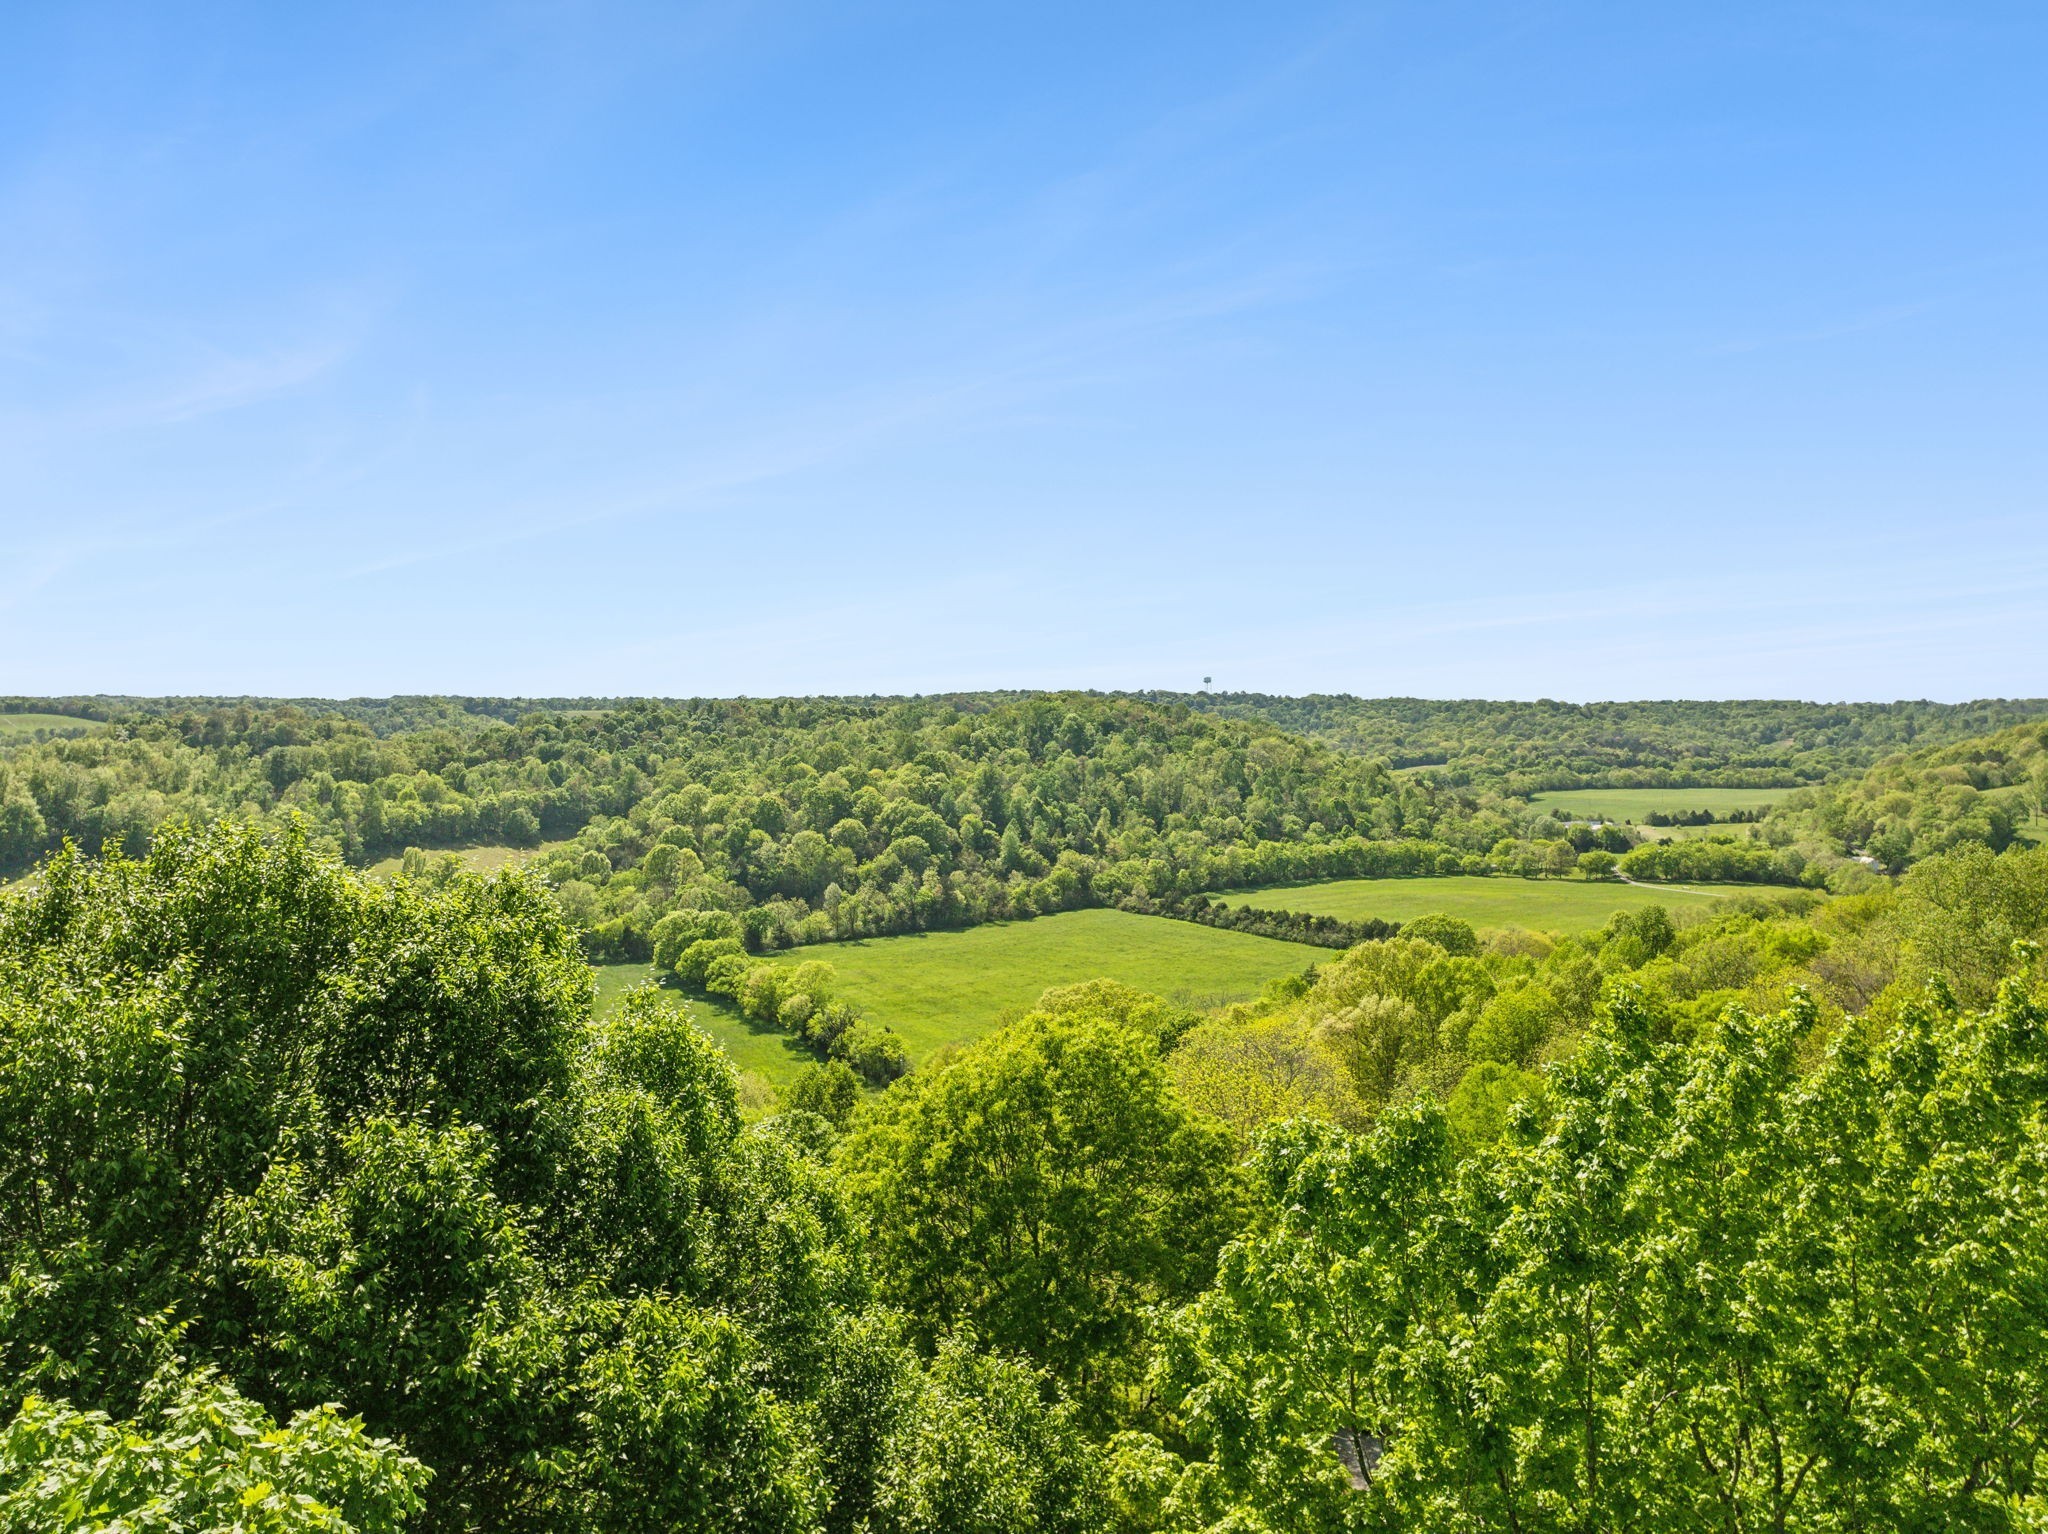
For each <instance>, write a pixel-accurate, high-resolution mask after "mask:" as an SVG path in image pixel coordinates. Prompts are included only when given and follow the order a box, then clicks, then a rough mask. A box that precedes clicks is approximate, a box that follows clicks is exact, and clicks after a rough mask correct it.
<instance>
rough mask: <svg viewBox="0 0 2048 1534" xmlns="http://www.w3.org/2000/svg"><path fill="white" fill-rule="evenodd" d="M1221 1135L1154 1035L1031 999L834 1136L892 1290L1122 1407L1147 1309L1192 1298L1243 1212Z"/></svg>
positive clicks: (1136, 1372)
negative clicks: (1171, 1070)
mask: <svg viewBox="0 0 2048 1534" xmlns="http://www.w3.org/2000/svg"><path fill="white" fill-rule="evenodd" d="M1233 1160H1234V1156H1233V1151H1232V1145H1231V1140H1230V1138H1229V1136H1228V1134H1227V1132H1226V1131H1225V1130H1224V1129H1223V1128H1222V1126H1221V1125H1219V1124H1217V1123H1215V1122H1214V1121H1212V1120H1209V1119H1206V1118H1204V1117H1201V1116H1199V1115H1196V1114H1194V1113H1191V1112H1189V1111H1188V1110H1187V1109H1186V1108H1184V1107H1182V1106H1181V1104H1180V1103H1179V1101H1178V1100H1177V1099H1176V1097H1175V1095H1174V1093H1173V1090H1172V1087H1171V1085H1170V1084H1169V1082H1168V1079H1167V1076H1166V1073H1165V1071H1164V1069H1163V1068H1162V1066H1161V1063H1160V1058H1159V1049H1158V1045H1157V1044H1156V1043H1155V1042H1154V1040H1153V1038H1152V1037H1151V1036H1150V1034H1149V1033H1148V1031H1146V1030H1145V1029H1144V1027H1143V1026H1142V1025H1141V1026H1132V1025H1129V1024H1126V1023H1123V1022H1120V1021H1117V1020H1115V1019H1113V1018H1110V1017H1104V1016H1102V1015H1100V1014H1094V1013H1089V1012H1082V1013H1079V1014H1070V1015H1064V1016H1062V1015H1054V1014H1048V1013H1034V1014H1030V1015H1027V1016H1026V1017H1024V1018H1022V1019H1020V1020H1019V1021H1017V1022H1015V1023H1013V1024H1011V1025H1010V1026H1009V1027H1007V1028H1005V1029H1003V1030H1001V1031H1000V1032H998V1033H996V1034H994V1035H993V1036H991V1037H990V1038H988V1039H986V1040H983V1041H982V1042H981V1043H980V1044H977V1045H975V1046H974V1047H973V1048H971V1049H968V1050H966V1051H964V1052H962V1053H961V1054H960V1055H958V1056H956V1057H955V1058H954V1059H953V1060H952V1061H951V1063H949V1064H947V1065H945V1066H943V1067H942V1068H939V1069H936V1070H930V1071H928V1072H920V1073H919V1074H918V1075H915V1076H912V1077H910V1078H909V1079H908V1080H907V1081H906V1082H904V1083H903V1085H902V1086H900V1087H898V1088H897V1089H896V1090H895V1091H893V1092H891V1093H890V1094H889V1095H888V1096H887V1097H885V1098H884V1099H882V1101H881V1102H880V1103H879V1104H878V1105H877V1109H876V1111H875V1112H874V1113H872V1114H871V1116H869V1117H868V1118H867V1119H866V1120H865V1121H864V1122H862V1123H861V1124H860V1125H859V1126H858V1127H857V1128H856V1130H855V1132H854V1134H853V1135H852V1136H851V1137H850V1138H849V1139H848V1140H847V1141H846V1143H845V1144H844V1146H843V1147H842V1149H841V1158H840V1164H841V1166H842V1167H844V1168H845V1169H846V1171H847V1173H848V1174H849V1177H850V1179H851V1181H852V1183H853V1186H854V1187H855V1189H856V1190H857V1197H858V1198H859V1199H860V1202H861V1203H862V1205H863V1207H864V1208H865V1209H866V1211H867V1214H868V1219H869V1223H870V1228H871V1231H872V1240H873V1247H874V1252H875V1256H876V1259H877V1263H878V1266H879V1269H880V1273H881V1276H882V1280H883V1284H884V1287H885V1291H886V1292H887V1293H888V1294H889V1295H890V1296H891V1297H892V1298H894V1299H896V1300H898V1301H899V1302H900V1303H901V1304H902V1305H903V1306H904V1307H905V1309H906V1310H907V1311H908V1312H909V1313H910V1314H911V1315H912V1316H913V1317H915V1318H916V1320H917V1323H918V1325H919V1327H920V1328H921V1329H922V1330H923V1331H924V1332H925V1333H926V1335H927V1336H933V1335H937V1334H941V1333H943V1332H944V1331H945V1330H946V1329H948V1328H951V1327H956V1326H961V1325H968V1326H972V1327H973V1328H974V1329H975V1330H976V1331H977V1332H978V1333H979V1334H980V1335H981V1336H983V1337H985V1338H986V1339H987V1340H988V1341H989V1342H990V1343H991V1344H993V1345H994V1346H996V1347H998V1348H1000V1349H1003V1350H1006V1351H1011V1352H1016V1353H1022V1354H1025V1355H1027V1356H1029V1357H1031V1358H1034V1359H1036V1360H1038V1361H1039V1362H1041V1363H1042V1364H1044V1365H1045V1366H1046V1367H1047V1368H1048V1369H1050V1370H1051V1371H1052V1373H1053V1374H1054V1375H1055V1376H1056V1377H1057V1378H1058V1379H1059V1380H1060V1381H1061V1382H1062V1383H1063V1384H1064V1385H1065V1386H1066V1387H1067V1388H1068V1389H1069V1390H1071V1391H1072V1392H1074V1393H1075V1394H1076V1396H1077V1397H1079V1398H1080V1399H1081V1400H1082V1401H1083V1402H1085V1403H1086V1404H1088V1405H1089V1407H1090V1408H1091V1409H1092V1410H1093V1411H1094V1412H1095V1413H1096V1414H1097V1415H1098V1416H1099V1417H1103V1418H1110V1419H1113V1418H1115V1417H1116V1416H1118V1415H1119V1414H1120V1413H1122V1412H1125V1411H1128V1410H1129V1409H1130V1407H1131V1392H1132V1390H1133V1388H1134V1387H1135V1386H1136V1384H1137V1383H1138V1379H1139V1377H1140V1375H1141V1374H1142V1368H1143V1344H1144V1336H1145V1310H1146V1307H1147V1306H1149V1305H1152V1304H1155V1303H1158V1302H1160V1301H1165V1300H1175V1299H1184V1298H1187V1297H1189V1296H1192V1295H1193V1294H1194V1293H1195V1292H1196V1291H1198V1290H1199V1289H1200V1288H1201V1286H1202V1285H1203V1284H1204V1283H1205V1282H1207V1280H1208V1277H1209V1273H1210V1270H1211V1266H1212V1264H1213V1262H1214V1260H1215V1254H1216V1251H1217V1249H1218V1248H1219V1247H1220V1246H1221V1245H1222V1244H1223V1242H1224V1240H1226V1239H1227V1238H1228V1236H1229V1234H1230V1232H1231V1231H1232V1230H1233V1229H1234V1228H1235V1225H1236V1220H1237V1217H1238V1214H1239V1212H1240V1202H1239V1198H1238V1194H1237V1188H1236V1179H1235V1174H1234V1171H1233V1168H1232V1162H1233Z"/></svg>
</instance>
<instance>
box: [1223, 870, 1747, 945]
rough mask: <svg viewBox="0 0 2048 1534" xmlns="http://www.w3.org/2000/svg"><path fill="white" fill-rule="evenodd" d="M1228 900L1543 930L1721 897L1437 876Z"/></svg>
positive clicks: (1252, 893) (1580, 927) (1672, 889)
mask: <svg viewBox="0 0 2048 1534" xmlns="http://www.w3.org/2000/svg"><path fill="white" fill-rule="evenodd" d="M1220 898H1221V899H1222V901H1223V902H1224V904H1226V905H1248V906H1257V907H1259V908H1260V909H1261V910H1267V911H1300V912H1303V913H1304V914H1306V915H1309V916H1335V917H1337V918H1339V919H1340V920H1343V921H1365V920H1367V919H1369V918H1373V917H1377V918H1379V919H1380V920H1381V921H1412V920H1413V919H1414V918H1415V917H1418V916H1426V915H1429V914H1430V913H1431V912H1434V911H1442V912H1444V913H1446V914H1447V915H1451V916H1460V917H1463V918H1464V919H1465V920H1466V921H1469V922H1470V923H1472V925H1473V926H1475V927H1527V928H1529V929H1530V930H1532V931H1537V932H1590V931H1592V930H1593V929H1594V928H1596V927H1599V926H1602V925H1604V924H1605V923H1606V921H1607V918H1608V917H1610V916H1612V915H1613V914H1614V913H1615V912H1616V911H1633V910H1636V909H1638V908H1639V907H1642V906H1646V905H1664V906H1675V905H1685V904H1697V903H1700V902H1703V901H1708V900H1712V899H1714V898H1716V897H1715V896H1713V895H1711V894H1703V893H1700V892H1697V891H1694V890H1689V889H1685V888H1681V887H1676V886H1669V887H1667V886H1660V887H1659V888H1656V889H1644V888H1642V887H1641V886H1638V885H1634V884H1612V883H1608V882H1606V881H1603V880H1586V879H1511V878H1506V877H1491V878H1489V877H1478V876H1466V875H1456V876H1452V877H1449V878H1432V879H1333V880H1330V881H1329V882H1327V883H1323V884H1297V885H1292V886H1285V887H1281V888H1277V889H1256V890H1237V891H1234V892H1232V893H1230V894H1227V895H1224V896H1221V897H1220Z"/></svg>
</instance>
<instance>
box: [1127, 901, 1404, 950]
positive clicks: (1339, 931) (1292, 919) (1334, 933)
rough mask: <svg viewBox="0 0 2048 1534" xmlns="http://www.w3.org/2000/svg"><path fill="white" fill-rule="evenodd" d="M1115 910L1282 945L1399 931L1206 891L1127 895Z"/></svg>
mask: <svg viewBox="0 0 2048 1534" xmlns="http://www.w3.org/2000/svg"><path fill="white" fill-rule="evenodd" d="M1117 908H1118V909H1119V910H1123V911H1135V912H1137V913H1139V914H1140V915H1143V916H1170V917H1172V918H1173V919H1174V920H1175V921H1191V922H1198V923H1200V924H1201V925H1202V926H1204V927H1221V928H1223V929H1224V930H1225V931H1228V932H1249V933H1251V934H1252V935H1253V936H1254V937H1272V938H1279V939H1280V940H1281V941H1282V942H1287V943H1309V944H1313V945H1314V946H1315V947H1317V948H1352V947H1355V946H1357V945H1358V944H1360V943H1371V942H1377V941H1378V940H1379V939H1381V938H1387V937H1392V936H1393V935H1394V934H1395V933H1397V932H1399V931H1400V930H1401V925H1400V923H1399V922H1391V921H1381V920H1380V919H1379V918H1378V917H1368V918H1367V919H1366V920H1364V921H1345V920H1343V919H1342V918H1340V917H1336V916H1311V915H1309V914H1307V913H1306V912H1303V911H1268V910H1263V909H1261V908H1260V907H1258V906H1248V905H1236V906H1234V905H1225V904H1223V902H1221V901H1220V900H1212V899H1210V898H1209V897H1208V896H1207V895H1166V896H1162V897H1160V898H1159V899H1156V900H1155V899H1153V898H1152V897H1151V896H1149V895H1145V894H1142V893H1140V894H1134V895H1127V896H1125V897H1124V898H1123V899H1122V900H1121V901H1119V902H1118V905H1117Z"/></svg>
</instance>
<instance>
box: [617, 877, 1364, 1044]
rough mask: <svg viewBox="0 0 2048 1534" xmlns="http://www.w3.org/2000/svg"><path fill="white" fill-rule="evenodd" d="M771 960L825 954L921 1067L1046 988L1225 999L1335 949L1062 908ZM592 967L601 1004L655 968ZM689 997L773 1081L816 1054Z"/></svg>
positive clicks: (716, 1033) (845, 987) (842, 985)
mask: <svg viewBox="0 0 2048 1534" xmlns="http://www.w3.org/2000/svg"><path fill="white" fill-rule="evenodd" d="M773 957H774V958H775V960H776V961H777V962H779V963H785V964H800V963H802V962H803V961H804V960H806V959H823V960H824V961H825V962H826V963H828V964H830V965H831V966H832V967H833V968H834V969H835V970H837V971H838V972H839V989H840V994H841V995H842V996H844V997H845V998H846V999H847V1000H848V1001H850V1002H852V1003H853V1004H854V1005H855V1006H857V1007H859V1008H860V1009H861V1011H863V1012H864V1013H866V1014H867V1015H868V1016H869V1017H871V1018H873V1019H874V1020H875V1021H876V1022H878V1023H886V1024H888V1025H889V1026H890V1027H891V1028H894V1029H895V1030H896V1031H897V1032H898V1033H900V1034H901V1035H902V1036H903V1043H904V1046H905V1048H907V1049H908V1050H909V1051H910V1057H911V1059H912V1060H913V1061H919V1062H922V1061H923V1060H925V1059H928V1058H929V1057H930V1055H931V1053H932V1051H934V1050H936V1049H937V1048H939V1046H940V1045H942V1044H950V1043H955V1042H960V1043H964V1042H966V1041H968V1040H970V1039H977V1038H979V1037H981V1035H983V1034H984V1033H987V1032H988V1031H989V1030H990V1029H991V1028H993V1027H995V1026H996V1024H997V1023H999V1022H1001V1021H1002V1020H1003V1019H1004V1018H1005V1017H1008V1016H1010V1015H1013V1014H1015V1013H1017V1012H1021V1011H1024V1010H1026V1009H1027V1008H1029V1007H1030V1005H1031V1004H1032V1003H1033V1002H1034V1001H1036V1000H1037V999H1038V997H1039V994H1040V993H1041V992H1042V991H1044V990H1046V989H1047V988H1048V987H1050V986H1055V985H1072V984H1073V983H1075V982H1076V981H1080V980H1094V979H1097V978H1099V977H1102V976H1108V977H1109V978H1111V979H1115V980H1121V981H1124V982H1125V983H1126V984H1129V985H1134V986H1137V987H1138V988H1139V989H1141V990H1146V991H1152V992H1154V993H1156V994H1158V995H1161V996H1167V997H1171V998H1174V999H1175V1000H1179V1001H1183V1002H1186V1003H1187V1004H1189V1005H1191V1006H1202V1007H1207V1006H1220V1005H1223V1004H1225V1003H1227V1002H1232V1001H1242V1000H1244V999H1246V998H1248V997H1251V996H1255V995H1257V994H1258V992H1259V990H1260V989H1261V988H1262V987H1263V986H1264V985H1265V984H1266V982H1267V981H1269V980H1273V979H1275V978H1277V977H1279V976H1281V975H1285V974H1291V973H1296V972H1298V971H1300V970H1302V969H1305V968H1307V967H1308V966H1309V965H1311V964H1315V963H1319V962H1321V961H1323V960H1325V959H1329V958H1331V957H1333V953H1332V951H1331V950H1330V949H1327V948H1312V947H1309V946H1308V945H1306V944H1303V943H1281V942H1275V941H1274V940H1273V939H1271V938H1263V937H1252V936H1249V935H1248V934H1246V933H1242V932H1221V931H1218V930H1217V929H1216V928H1214V927H1198V926H1196V925H1195V924H1194V923H1192V922H1183V921H1169V920H1167V919H1166V918H1165V917H1160V916H1134V915H1132V914H1131V913H1130V912H1128V911H1067V912H1064V913H1062V914H1060V915H1058V916H1041V917H1039V918H1038V919H1037V920H1035V921H1021V922H999V923H995V924H992V925H990V926H986V927H973V928H970V929H968V930H967V931H965V932H929V933H915V934H912V935H909V936H905V937H883V938H873V939H870V940H868V941H866V942H859V943H824V944H819V945H818V946H816V947H811V948H795V949H789V950H786V951H784V952H782V953H779V954H776V955H774V956H773ZM596 973H597V988H598V1007H599V1009H600V1010H603V1009H604V1008H606V1007H609V1006H616V1005H617V1004H618V998H619V997H620V996H622V995H623V994H624V993H625V992H626V991H627V990H628V989H630V988H631V987H632V986H634V985H637V984H639V983H640V982H641V981H643V980H646V979H648V978H649V977H650V976H651V975H652V973H653V968H652V966H650V965H646V964H607V965H600V966H598V968H597V972H596ZM689 1004H690V1010H691V1012H692V1014H693V1015H694V1016H695V1017H696V1019H697V1021H698V1023H699V1024H700V1025H702V1026H703V1027H704V1028H705V1030H706V1031H708V1032H709V1033H710V1034H711V1035H712V1037H714V1038H715V1039H717V1040H718V1042H719V1043H720V1044H722V1045H724V1046H725V1050H726V1052H727V1053H728V1054H730V1055H731V1056H732V1058H733V1063H734V1064H736V1065H737V1066H739V1067H740V1069H741V1070H743V1071H757V1072H759V1073H760V1074H761V1075H763V1076H765V1077H767V1078H768V1080H770V1081H772V1082H775V1083H777V1084H780V1083H781V1082H784V1081H787V1080H788V1079H789V1077H790V1075H791V1074H792V1073H793V1072H794V1071H795V1070H797V1069H798V1068H799V1067H800V1066H802V1065H803V1064H804V1063H805V1062H806V1061H808V1060H810V1059H811V1058H812V1056H811V1055H810V1054H809V1052H808V1051H806V1050H804V1049H803V1048H802V1047H801V1046H800V1045H798V1044H796V1043H795V1042H794V1041H793V1040H791V1039H790V1038H789V1036H788V1035H787V1034H784V1033H783V1032H781V1031H780V1030H779V1029H775V1028H768V1027H763V1026H758V1025H756V1024H753V1023H749V1022H748V1021H747V1020H746V1019H745V1018H743V1017H741V1016H740V1015H739V1013H738V1012H737V1011H735V1010H733V1009H732V1008H730V1007H727V1006H725V1005H724V1004H722V1003H720V1002H717V1001H715V1000H714V1001H707V1000H705V999H702V998H699V997H691V998H690V1003H689Z"/></svg>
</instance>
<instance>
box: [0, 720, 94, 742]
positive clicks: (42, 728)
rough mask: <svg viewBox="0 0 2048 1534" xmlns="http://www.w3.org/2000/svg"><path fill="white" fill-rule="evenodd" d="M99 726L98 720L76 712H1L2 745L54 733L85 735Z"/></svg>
mask: <svg viewBox="0 0 2048 1534" xmlns="http://www.w3.org/2000/svg"><path fill="white" fill-rule="evenodd" d="M98 728H99V721H98V720H96V719H80V718H79V717H78V716H77V715H75V714H0V746H11V745H16V744H19V743H20V742H22V741H25V740H40V739H48V738H49V737H50V736H52V735H83V734H85V733H86V732H87V731H88V730H96V729H98Z"/></svg>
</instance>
